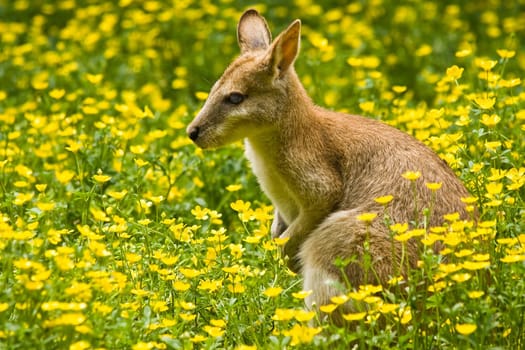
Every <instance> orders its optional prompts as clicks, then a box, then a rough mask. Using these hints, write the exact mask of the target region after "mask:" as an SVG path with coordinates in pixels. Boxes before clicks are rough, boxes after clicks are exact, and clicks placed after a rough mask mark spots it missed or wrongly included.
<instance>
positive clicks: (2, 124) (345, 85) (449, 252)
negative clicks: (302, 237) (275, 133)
mask: <svg viewBox="0 0 525 350" xmlns="http://www.w3.org/2000/svg"><path fill="white" fill-rule="evenodd" d="M248 7H252V6H247V5H246V3H245V2H244V1H238V0H222V1H220V2H215V3H212V2H210V1H192V0H181V1H179V0H177V1H171V2H169V1H155V0H150V1H134V0H120V1H116V2H115V1H100V0H90V1H81V0H65V1H26V0H15V1H10V0H0V43H1V44H0V48H1V49H0V325H1V327H0V349H4V348H5V349H28V348H35V349H71V350H80V349H91V348H93V349H116V348H131V349H134V350H142V349H192V348H204V349H214V348H234V349H256V348H259V349H283V348H291V347H299V348H306V349H308V348H312V349H313V348H316V349H317V348H321V349H323V348H341V349H347V348H349V346H351V345H359V346H360V348H361V347H362V348H382V349H388V348H395V349H434V348H439V349H457V348H461V349H463V348H475V349H503V348H506V349H518V348H523V347H524V346H525V329H524V321H525V320H524V318H525V316H524V315H525V312H524V311H525V297H524V296H525V279H524V273H525V248H524V246H525V144H524V142H523V140H524V139H525V138H524V132H525V89H524V82H523V81H522V80H521V78H522V77H523V75H524V72H525V52H524V51H523V49H522V46H523V38H524V32H525V21H524V18H525V16H524V14H525V13H524V12H525V10H524V8H525V4H524V3H523V1H510V2H509V1H502V0H493V1H474V2H473V1H403V2H398V1H389V0H374V1H356V2H352V3H350V4H348V3H347V2H346V1H335V0H334V1H324V2H322V3H321V2H319V3H316V2H314V1H313V0H294V1H285V2H283V1H268V2H266V4H253V7H256V8H258V9H259V10H260V11H261V12H262V13H263V14H264V15H265V16H266V17H267V19H268V21H269V23H270V25H271V27H272V29H273V31H274V33H275V34H276V33H277V32H278V31H279V30H281V29H283V28H284V27H285V26H286V25H287V24H288V23H289V22H291V20H293V19H294V18H301V19H302V20H303V36H302V48H301V50H302V51H301V56H300V57H299V59H298V61H297V71H298V73H299V76H300V77H301V79H302V81H303V83H304V85H305V87H306V88H307V90H308V91H309V93H310V94H311V96H312V97H313V99H314V100H315V101H316V102H317V103H319V104H320V105H324V106H326V107H328V108H331V109H336V110H341V111H347V112H351V113H360V114H365V115H367V116H369V117H371V118H377V119H381V120H383V121H384V122H386V123H388V124H391V125H393V126H395V127H397V128H400V129H402V130H405V131H406V132H408V133H410V134H412V135H414V136H415V137H416V138H418V139H420V140H421V141H423V142H425V143H426V144H428V145H429V146H430V147H431V148H433V149H434V150H435V151H436V152H438V153H439V154H440V156H441V157H442V158H443V159H444V160H445V161H447V162H448V163H449V164H450V165H451V167H453V168H454V169H455V170H456V171H457V173H458V175H459V176H461V178H462V179H463V180H464V182H465V183H466V184H467V186H468V188H469V189H470V191H471V193H472V197H471V198H467V199H465V201H466V202H467V203H468V204H469V205H472V206H473V207H474V206H477V208H478V211H479V221H478V222H477V223H474V222H468V221H467V222H464V221H460V220H458V218H457V217H456V216H455V215H453V213H451V215H448V216H447V217H446V222H445V224H444V225H443V226H442V227H433V228H427V229H425V230H424V231H418V230H414V231H407V228H406V227H405V226H403V225H402V223H399V224H398V225H393V226H392V233H393V236H394V239H398V240H401V241H402V240H405V239H408V238H409V237H413V238H415V239H420V240H421V241H422V243H423V246H428V245H430V244H431V243H432V242H433V241H436V240H438V241H442V242H443V245H444V250H443V251H442V252H441V253H440V255H435V254H433V253H432V252H430V251H427V250H426V249H422V254H421V263H420V268H419V269H417V270H415V271H412V273H411V275H410V276H409V278H408V279H407V280H406V281H404V280H401V279H400V278H398V277H396V276H392V277H393V279H392V285H391V288H389V289H388V290H387V289H386V288H380V287H379V286H359V287H357V288H356V289H351V288H348V289H347V288H345V287H344V286H343V289H342V295H341V296H340V297H338V298H335V299H334V300H332V302H333V303H332V304H329V305H323V306H322V308H323V310H324V311H325V312H327V313H330V312H333V310H336V309H337V307H338V305H340V304H342V303H344V302H347V301H348V300H351V301H353V302H356V303H357V304H358V305H361V306H360V307H361V309H360V310H358V311H359V312H356V313H352V314H346V315H344V317H345V319H347V320H348V321H347V322H348V325H349V327H348V328H345V329H341V328H338V327H336V326H335V325H333V324H331V323H330V322H329V321H323V322H317V321H316V320H317V317H318V316H317V315H315V313H313V312H309V311H306V310H304V305H303V298H304V297H305V296H306V295H307V294H308V291H301V280H300V276H296V275H294V274H293V273H291V272H290V271H288V270H287V268H286V264H285V262H283V260H282V259H281V257H280V253H279V251H280V245H281V244H283V242H280V241H279V240H272V239H271V238H270V237H269V226H270V223H271V213H272V208H271V206H270V205H269V204H270V203H269V202H268V200H267V199H266V198H265V197H264V195H263V194H262V193H261V191H260V190H259V188H258V186H257V183H256V181H255V179H254V177H253V175H252V174H251V173H250V171H249V167H248V165H247V163H246V161H245V160H244V158H243V155H242V145H241V144H240V143H239V144H235V145H232V146H230V147H226V148H224V149H221V150H213V151H204V152H203V151H201V150H199V149H196V148H195V147H194V146H193V145H192V144H191V142H190V141H189V140H188V139H187V137H186V135H185V132H184V128H185V125H186V124H187V123H188V122H189V121H190V120H191V119H192V118H193V116H194V115H195V114H196V113H197V111H198V109H199V107H200V106H201V105H202V103H203V100H204V99H205V98H206V93H205V91H208V90H209V89H210V87H211V85H212V84H213V82H214V81H215V80H216V79H217V78H218V77H219V76H220V74H221V72H222V71H223V70H224V68H225V67H226V66H227V64H228V63H229V62H230V61H231V59H233V57H235V55H236V54H237V53H238V48H237V45H236V42H235V40H236V38H235V28H236V24H237V21H238V18H239V16H240V14H241V13H242V10H244V9H245V8H248ZM417 167H418V165H417V164H414V171H417V170H418V169H417ZM400 181H410V180H407V179H402V178H401V179H400ZM386 195H388V194H385V196H386ZM436 195H437V196H439V195H440V194H439V189H437V188H436ZM382 200H383V201H384V202H385V206H388V199H387V198H382ZM368 219H370V220H373V218H368ZM368 219H367V220H368ZM337 263H338V264H341V266H342V265H344V264H345V263H348V262H345V261H340V262H337ZM365 263H366V262H365Z"/></svg>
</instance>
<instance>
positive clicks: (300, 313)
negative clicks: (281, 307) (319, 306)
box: [294, 310, 315, 322]
mask: <svg viewBox="0 0 525 350" xmlns="http://www.w3.org/2000/svg"><path fill="white" fill-rule="evenodd" d="M314 316H315V311H305V310H297V311H296V312H295V315H294V318H295V319H296V320H297V321H299V322H308V321H310V320H311V319H312V318H314Z"/></svg>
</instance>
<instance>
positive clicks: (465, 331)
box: [454, 323, 478, 335]
mask: <svg viewBox="0 0 525 350" xmlns="http://www.w3.org/2000/svg"><path fill="white" fill-rule="evenodd" d="M454 328H455V329H456V331H457V332H458V333H459V334H462V335H469V334H472V333H474V332H475V331H476V329H478V326H476V325H475V324H472V323H462V324H457V325H456V326H455V327H454Z"/></svg>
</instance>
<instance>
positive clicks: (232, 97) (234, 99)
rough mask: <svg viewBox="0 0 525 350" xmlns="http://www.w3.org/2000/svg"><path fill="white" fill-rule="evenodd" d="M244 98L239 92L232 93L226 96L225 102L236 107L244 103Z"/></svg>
mask: <svg viewBox="0 0 525 350" xmlns="http://www.w3.org/2000/svg"><path fill="white" fill-rule="evenodd" d="M244 98H245V96H244V95H243V94H241V93H240V92H232V93H231V94H229V95H228V96H226V102H228V103H231V104H232V105H238V104H239V103H241V102H242V101H244Z"/></svg>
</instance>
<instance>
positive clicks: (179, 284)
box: [173, 281, 191, 292]
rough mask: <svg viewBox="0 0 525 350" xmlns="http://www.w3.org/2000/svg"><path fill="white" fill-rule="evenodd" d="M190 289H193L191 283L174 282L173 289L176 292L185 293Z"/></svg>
mask: <svg viewBox="0 0 525 350" xmlns="http://www.w3.org/2000/svg"><path fill="white" fill-rule="evenodd" d="M190 287H191V285H190V284H189V283H186V282H182V281H175V282H173V289H175V290H176V291H179V292H185V291H187V290H188V289H190Z"/></svg>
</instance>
